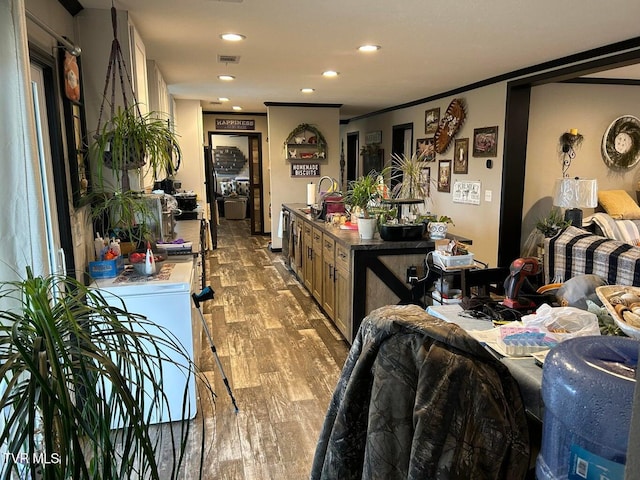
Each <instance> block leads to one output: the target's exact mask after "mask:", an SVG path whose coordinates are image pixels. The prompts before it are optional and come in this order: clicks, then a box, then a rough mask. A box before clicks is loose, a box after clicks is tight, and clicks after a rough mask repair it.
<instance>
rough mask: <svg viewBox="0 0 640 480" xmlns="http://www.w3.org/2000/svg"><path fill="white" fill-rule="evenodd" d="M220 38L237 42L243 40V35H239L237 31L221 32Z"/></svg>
mask: <svg viewBox="0 0 640 480" xmlns="http://www.w3.org/2000/svg"><path fill="white" fill-rule="evenodd" d="M220 38H221V39H223V40H226V41H227V42H239V41H240V40H244V39H245V38H247V37H245V36H244V35H240V34H239V33H223V34H222V35H220Z"/></svg>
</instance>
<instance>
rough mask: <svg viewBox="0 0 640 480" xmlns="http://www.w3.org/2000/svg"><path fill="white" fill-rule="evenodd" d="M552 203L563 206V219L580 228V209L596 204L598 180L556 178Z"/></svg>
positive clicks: (593, 206)
mask: <svg viewBox="0 0 640 480" xmlns="http://www.w3.org/2000/svg"><path fill="white" fill-rule="evenodd" d="M553 204H554V205H555V206H556V207H562V208H565V209H566V210H565V212H564V219H565V220H567V221H571V225H573V226H575V227H578V228H581V227H582V209H583V208H595V207H596V206H598V181H597V180H595V179H594V180H587V179H582V178H578V177H575V178H568V177H565V178H559V179H557V180H556V184H555V188H554V195H553Z"/></svg>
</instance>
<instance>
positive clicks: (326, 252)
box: [322, 235, 336, 258]
mask: <svg viewBox="0 0 640 480" xmlns="http://www.w3.org/2000/svg"><path fill="white" fill-rule="evenodd" d="M335 243H336V242H335V240H334V239H333V238H331V237H329V236H328V235H325V236H324V238H323V240H322V255H323V256H324V258H333V248H334V246H335Z"/></svg>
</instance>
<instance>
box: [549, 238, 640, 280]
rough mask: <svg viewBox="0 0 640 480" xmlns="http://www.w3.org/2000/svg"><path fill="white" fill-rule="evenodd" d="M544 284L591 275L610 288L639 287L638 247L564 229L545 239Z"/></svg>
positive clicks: (639, 263) (639, 262) (639, 264)
mask: <svg viewBox="0 0 640 480" xmlns="http://www.w3.org/2000/svg"><path fill="white" fill-rule="evenodd" d="M544 274H545V283H547V284H549V283H561V282H565V281H567V280H568V279H570V278H573V277H575V276H577V275H587V274H595V275H598V276H600V277H602V278H603V279H604V280H606V282H607V283H608V284H610V285H634V286H640V248H639V247H637V246H635V245H633V244H631V243H627V242H624V241H621V240H616V239H613V238H607V237H604V236H601V235H597V234H594V233H592V232H589V231H587V230H584V229H581V228H576V227H567V228H566V229H565V230H563V231H562V232H560V233H559V234H558V235H556V236H555V237H552V238H547V239H546V240H545V256H544Z"/></svg>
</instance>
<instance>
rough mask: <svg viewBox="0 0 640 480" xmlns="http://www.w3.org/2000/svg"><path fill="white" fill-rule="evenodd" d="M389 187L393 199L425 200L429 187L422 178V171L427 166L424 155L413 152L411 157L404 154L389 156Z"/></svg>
mask: <svg viewBox="0 0 640 480" xmlns="http://www.w3.org/2000/svg"><path fill="white" fill-rule="evenodd" d="M391 166H392V175H391V185H392V186H393V197H394V198H396V199H398V200H423V201H424V200H426V198H427V197H428V196H429V188H428V187H429V185H427V184H426V183H425V182H424V180H423V178H422V170H423V169H424V168H425V167H426V166H427V162H426V161H425V160H424V153H422V152H419V151H417V152H415V153H414V154H413V155H411V157H407V156H406V155H405V154H401V155H399V154H397V153H394V154H393V155H391Z"/></svg>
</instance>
